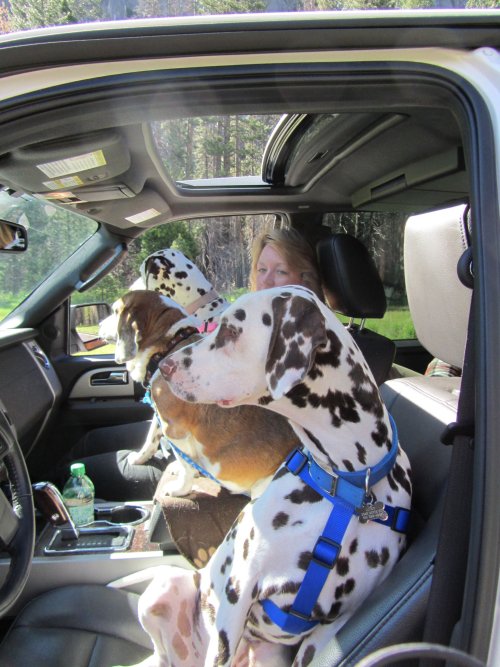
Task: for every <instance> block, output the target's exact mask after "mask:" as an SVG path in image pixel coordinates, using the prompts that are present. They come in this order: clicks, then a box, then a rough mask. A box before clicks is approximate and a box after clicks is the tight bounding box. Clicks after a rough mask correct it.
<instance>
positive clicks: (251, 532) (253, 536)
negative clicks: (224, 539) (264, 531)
mask: <svg viewBox="0 0 500 667" xmlns="http://www.w3.org/2000/svg"><path fill="white" fill-rule="evenodd" d="M254 538H255V528H254V527H253V526H252V528H251V530H250V539H251V540H253V539H254Z"/></svg>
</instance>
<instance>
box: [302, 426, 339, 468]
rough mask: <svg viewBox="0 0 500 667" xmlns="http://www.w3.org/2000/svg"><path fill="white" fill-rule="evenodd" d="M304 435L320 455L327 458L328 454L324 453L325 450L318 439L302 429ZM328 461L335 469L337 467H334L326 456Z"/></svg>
mask: <svg viewBox="0 0 500 667" xmlns="http://www.w3.org/2000/svg"><path fill="white" fill-rule="evenodd" d="M304 433H305V434H306V435H307V437H308V438H309V440H310V441H311V442H312V443H314V445H315V447H317V448H318V449H319V451H320V452H321V453H322V454H324V455H325V456H328V452H327V451H326V449H325V448H324V447H323V445H322V444H321V442H320V441H319V440H318V438H316V437H315V436H314V435H313V434H312V433H311V431H308V430H307V429H304ZM328 459H329V460H330V463H332V465H333V466H334V467H335V468H337V467H338V466H337V465H335V464H334V463H333V461H332V460H331V459H330V457H329V456H328Z"/></svg>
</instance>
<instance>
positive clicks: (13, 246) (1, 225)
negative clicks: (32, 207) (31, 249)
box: [0, 219, 28, 252]
mask: <svg viewBox="0 0 500 667" xmlns="http://www.w3.org/2000/svg"><path fill="white" fill-rule="evenodd" d="M27 247H28V230H27V229H26V228H25V227H23V226H22V225H18V224H17V222H7V220H1V219H0V252H24V251H25V250H26V248H27Z"/></svg>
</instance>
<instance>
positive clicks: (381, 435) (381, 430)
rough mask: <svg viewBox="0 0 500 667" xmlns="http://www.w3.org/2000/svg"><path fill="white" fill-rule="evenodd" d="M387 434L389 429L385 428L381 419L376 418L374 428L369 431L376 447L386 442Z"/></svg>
mask: <svg viewBox="0 0 500 667" xmlns="http://www.w3.org/2000/svg"><path fill="white" fill-rule="evenodd" d="M388 435H389V431H388V430H387V426H386V425H385V423H384V422H383V421H382V420H381V419H377V424H376V430H375V431H372V433H371V437H372V440H373V442H374V443H375V444H376V445H377V447H382V445H383V444H384V443H386V442H387V438H388ZM389 445H390V443H389Z"/></svg>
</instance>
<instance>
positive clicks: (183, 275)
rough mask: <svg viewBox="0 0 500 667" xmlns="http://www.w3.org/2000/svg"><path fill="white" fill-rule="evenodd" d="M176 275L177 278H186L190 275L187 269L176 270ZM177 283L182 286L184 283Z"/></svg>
mask: <svg viewBox="0 0 500 667" xmlns="http://www.w3.org/2000/svg"><path fill="white" fill-rule="evenodd" d="M174 276H175V277H176V278H178V279H179V280H184V279H185V278H187V277H188V273H187V271H176V272H175V273H174ZM177 284H178V285H179V286H181V287H182V283H177Z"/></svg>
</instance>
